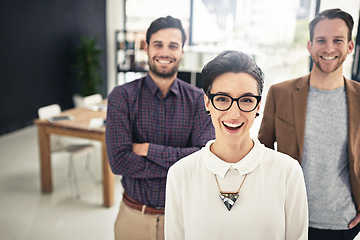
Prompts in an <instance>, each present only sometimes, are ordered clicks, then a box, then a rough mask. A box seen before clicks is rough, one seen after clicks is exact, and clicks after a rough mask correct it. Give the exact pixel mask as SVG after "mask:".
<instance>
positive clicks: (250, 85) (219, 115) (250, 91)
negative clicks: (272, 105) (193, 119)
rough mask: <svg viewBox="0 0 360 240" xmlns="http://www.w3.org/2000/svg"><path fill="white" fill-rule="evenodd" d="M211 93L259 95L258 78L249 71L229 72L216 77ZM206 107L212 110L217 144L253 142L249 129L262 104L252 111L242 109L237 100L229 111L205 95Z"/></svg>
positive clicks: (239, 144)
mask: <svg viewBox="0 0 360 240" xmlns="http://www.w3.org/2000/svg"><path fill="white" fill-rule="evenodd" d="M210 93H211V94H218V93H221V94H226V95H229V96H231V97H232V98H239V97H241V96H243V95H258V86H257V82H256V80H255V79H254V78H253V77H252V76H250V75H249V74H247V73H233V72H228V73H224V74H221V75H219V76H218V77H216V78H215V80H214V82H213V84H212V87H211V91H210ZM205 107H206V109H207V110H208V111H210V115H211V120H212V123H213V125H214V128H215V134H216V140H215V143H216V144H224V145H237V146H241V145H242V144H251V141H252V140H251V138H250V133H249V131H250V128H251V126H252V125H253V122H254V119H255V115H256V113H258V112H259V109H260V104H259V105H258V106H257V107H256V108H255V110H254V111H252V112H243V111H241V110H240V109H239V107H238V105H237V103H236V102H233V104H232V106H231V107H230V109H228V110H227V111H219V110H217V109H215V108H214V106H213V105H212V103H211V101H210V100H209V98H208V96H206V95H205Z"/></svg>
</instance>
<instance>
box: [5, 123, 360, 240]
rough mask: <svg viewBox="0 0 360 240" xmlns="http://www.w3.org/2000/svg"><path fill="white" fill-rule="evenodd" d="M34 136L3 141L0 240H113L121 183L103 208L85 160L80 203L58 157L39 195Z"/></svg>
mask: <svg viewBox="0 0 360 240" xmlns="http://www.w3.org/2000/svg"><path fill="white" fill-rule="evenodd" d="M36 130H37V129H36V127H34V126H31V127H27V128H24V129H22V130H19V131H16V132H13V133H10V134H7V135H3V136H1V137H0V239H4V240H45V239H46V240H64V239H67V240H72V239H76V240H82V239H87V240H95V239H96V240H99V239H101V240H111V239H113V238H114V236H113V224H114V220H115V218H116V215H117V212H118V208H119V204H120V200H121V192H122V188H121V184H120V177H119V176H115V204H114V206H113V207H111V208H104V207H102V188H101V183H99V182H95V181H94V179H93V178H92V177H91V176H90V175H89V174H88V172H86V171H85V170H83V171H81V170H82V169H83V168H84V165H85V159H78V160H77V161H75V162H76V163H77V165H76V168H77V169H78V175H79V184H80V191H81V198H80V199H76V198H75V195H74V193H73V192H72V191H71V190H72V186H73V185H72V184H70V182H69V178H68V176H67V173H68V160H67V157H66V155H55V156H54V157H53V160H52V164H53V184H54V192H53V193H52V194H41V192H40V180H39V179H40V178H39V153H38V143H37V131H36ZM254 135H255V134H254ZM98 154H99V153H98ZM97 159H99V158H97ZM97 163H98V165H95V164H94V162H92V163H91V165H90V167H91V168H90V170H91V173H93V174H100V160H99V161H98V162H97ZM95 166H97V171H96V168H95ZM356 239H357V240H360V235H358V236H357V237H356Z"/></svg>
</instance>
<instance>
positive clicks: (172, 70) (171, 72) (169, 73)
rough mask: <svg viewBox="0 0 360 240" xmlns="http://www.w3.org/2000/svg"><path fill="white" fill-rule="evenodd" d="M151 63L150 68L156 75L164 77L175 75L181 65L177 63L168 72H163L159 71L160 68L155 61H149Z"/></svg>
mask: <svg viewBox="0 0 360 240" xmlns="http://www.w3.org/2000/svg"><path fill="white" fill-rule="evenodd" d="M148 65H149V69H150V71H151V72H152V73H154V74H155V75H157V76H159V77H162V78H168V77H173V76H174V75H175V74H176V73H177V72H178V70H179V66H178V65H175V66H174V67H173V68H171V69H170V71H167V72H162V71H159V70H158V68H157V67H156V65H155V63H154V64H152V63H150V62H149V63H148Z"/></svg>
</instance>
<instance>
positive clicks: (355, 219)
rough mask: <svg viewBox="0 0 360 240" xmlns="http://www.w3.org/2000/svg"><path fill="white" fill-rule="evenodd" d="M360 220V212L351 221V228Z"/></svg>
mask: <svg viewBox="0 0 360 240" xmlns="http://www.w3.org/2000/svg"><path fill="white" fill-rule="evenodd" d="M359 222H360V212H358V214H357V215H356V217H355V218H354V219H353V220H352V221H351V222H350V223H349V228H353V227H355V226H356V225H358V223H359Z"/></svg>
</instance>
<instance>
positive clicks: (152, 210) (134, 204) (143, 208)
mask: <svg viewBox="0 0 360 240" xmlns="http://www.w3.org/2000/svg"><path fill="white" fill-rule="evenodd" d="M123 202H124V203H125V204H126V205H127V206H128V207H130V208H132V209H135V210H137V211H140V212H142V213H143V214H153V215H164V209H159V208H153V207H149V206H146V205H143V204H141V203H139V202H137V201H135V200H134V199H132V198H131V197H130V196H129V195H127V194H126V193H124V194H123Z"/></svg>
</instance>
